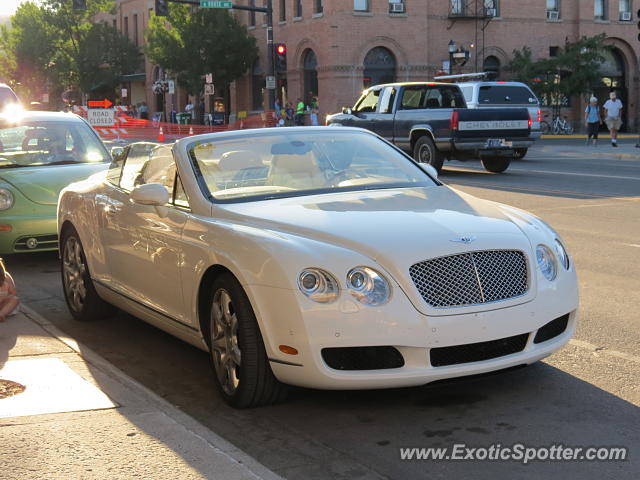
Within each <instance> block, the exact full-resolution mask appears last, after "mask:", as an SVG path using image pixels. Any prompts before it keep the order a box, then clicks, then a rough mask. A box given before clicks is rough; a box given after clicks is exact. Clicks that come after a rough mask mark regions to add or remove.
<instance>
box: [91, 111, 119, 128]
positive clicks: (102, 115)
mask: <svg viewBox="0 0 640 480" xmlns="http://www.w3.org/2000/svg"><path fill="white" fill-rule="evenodd" d="M87 121H88V122H89V123H90V124H91V126H93V127H113V126H114V125H115V123H116V111H115V109H113V108H90V109H89V110H88V111H87Z"/></svg>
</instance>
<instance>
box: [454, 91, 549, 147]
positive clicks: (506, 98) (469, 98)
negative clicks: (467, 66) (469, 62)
mask: <svg viewBox="0 0 640 480" xmlns="http://www.w3.org/2000/svg"><path fill="white" fill-rule="evenodd" d="M458 86H459V87H460V89H461V90H462V94H463V95H464V99H465V101H466V102H467V108H505V107H514V108H522V107H525V108H527V109H528V110H529V116H530V117H531V134H530V138H532V139H534V140H535V139H538V138H540V136H541V135H542V131H541V130H540V120H541V118H540V117H541V111H540V102H539V100H538V98H537V97H536V95H535V94H534V93H533V91H532V90H531V89H530V88H529V87H528V86H527V85H526V84H524V83H520V82H461V83H458ZM515 153H516V158H522V157H524V156H525V155H526V154H527V149H526V148H520V149H516V151H515Z"/></svg>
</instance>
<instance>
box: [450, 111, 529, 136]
mask: <svg viewBox="0 0 640 480" xmlns="http://www.w3.org/2000/svg"><path fill="white" fill-rule="evenodd" d="M455 111H456V112H457V115H458V129H457V131H456V132H454V138H458V139H470V138H479V137H483V138H504V139H508V138H519V137H527V136H529V132H530V128H531V127H530V124H529V122H530V117H529V111H528V110H527V109H526V108H479V109H466V108H460V109H456V110H455Z"/></svg>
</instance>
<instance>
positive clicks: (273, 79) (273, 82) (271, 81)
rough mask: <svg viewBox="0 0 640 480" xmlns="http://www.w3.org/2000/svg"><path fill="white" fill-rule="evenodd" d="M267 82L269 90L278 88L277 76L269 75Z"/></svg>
mask: <svg viewBox="0 0 640 480" xmlns="http://www.w3.org/2000/svg"><path fill="white" fill-rule="evenodd" d="M266 84H267V89H268V90H274V89H275V88H276V77H273V76H268V77H267V81H266Z"/></svg>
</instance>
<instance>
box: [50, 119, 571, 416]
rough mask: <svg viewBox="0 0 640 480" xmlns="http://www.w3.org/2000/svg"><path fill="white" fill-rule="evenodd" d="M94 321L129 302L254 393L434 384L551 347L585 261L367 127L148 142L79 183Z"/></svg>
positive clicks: (65, 264) (252, 398)
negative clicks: (578, 266)
mask: <svg viewBox="0 0 640 480" xmlns="http://www.w3.org/2000/svg"><path fill="white" fill-rule="evenodd" d="M58 226H59V233H60V249H61V259H62V279H63V285H64V293H65V297H66V299H67V303H68V305H69V308H70V310H71V313H72V314H73V316H74V317H76V318H77V319H78V320H89V319H92V318H96V317H98V316H101V315H104V314H105V312H107V311H108V308H106V307H108V304H111V305H115V306H117V307H119V308H121V309H123V310H126V311H128V312H130V313H131V314H133V315H136V316H138V317H140V318H142V319H144V320H145V321H147V322H149V323H151V324H153V325H155V326H157V327H159V328H161V329H163V330H166V331H167V332H169V333H171V334H173V335H175V336H177V337H179V338H181V339H183V340H185V341H187V342H189V343H191V344H193V345H196V346H197V347H199V348H202V349H205V350H207V351H209V352H210V354H211V360H212V365H213V369H214V371H215V376H216V379H217V383H218V385H219V387H220V392H221V394H222V395H223V397H224V398H225V400H226V401H227V402H228V403H230V404H231V405H234V406H236V407H247V406H255V405H263V404H268V403H272V402H275V401H277V400H278V399H280V398H282V396H283V392H284V391H285V390H284V384H290V385H300V386H305V387H314V388H326V389H358V388H359V389H364V388H386V387H399V386H411V385H423V384H426V383H429V382H432V381H434V380H438V379H442V378H447V377H459V376H464V375H471V374H478V373H483V372H489V371H493V370H499V369H504V368H508V367H513V366H519V365H526V364H530V363H533V362H535V361H537V360H540V359H541V358H543V357H546V356H547V355H549V354H551V353H552V352H553V351H555V350H557V349H558V348H560V347H561V346H562V345H564V344H565V343H566V342H567V341H568V340H569V338H570V337H571V335H572V334H573V332H574V330H575V326H576V320H577V307H578V291H577V282H576V274H575V270H574V266H573V263H572V261H571V259H570V257H569V256H568V254H567V252H566V251H565V248H564V247H563V245H562V242H561V240H560V238H559V237H558V235H557V234H556V233H555V232H554V231H553V230H552V229H551V228H550V227H549V226H548V225H546V224H545V223H544V222H543V221H541V220H540V219H538V218H536V217H535V216H533V215H531V214H529V213H526V212H523V211H521V210H518V209H515V208H511V207H508V206H505V205H501V204H497V203H493V202H488V201H484V200H479V199H477V198H474V197H472V196H470V195H466V194H464V193H461V192H458V191H456V190H453V189H452V188H449V187H447V186H446V185H443V184H441V183H440V182H439V181H438V180H437V179H436V175H435V172H434V171H433V169H432V168H431V167H428V166H422V165H418V164H416V163H414V161H413V160H412V159H411V158H409V157H407V156H406V155H405V154H404V153H402V152H401V151H400V150H398V149H397V148H395V147H394V146H393V145H391V144H389V143H387V142H386V141H384V140H383V139H381V138H380V137H378V136H376V135H374V134H372V133H369V132H367V131H364V130H359V129H351V128H341V129H331V128H326V127H319V128H311V127H305V128H274V129H268V130H245V131H238V132H224V133H217V134H210V135H200V136H196V137H189V138H184V139H182V140H179V141H178V142H177V143H176V144H175V145H173V146H172V147H171V146H166V145H158V146H155V147H153V146H152V147H149V145H148V144H146V145H143V146H141V147H140V146H137V145H136V144H133V145H131V146H129V147H127V149H126V150H125V151H124V152H123V154H122V155H121V156H119V157H118V158H117V159H116V160H114V162H113V163H112V165H111V167H110V169H109V170H108V171H107V172H103V173H102V174H96V175H94V176H93V177H90V178H89V179H87V180H85V181H83V182H79V183H75V184H72V185H70V186H69V187H67V188H66V189H65V190H64V191H63V192H62V194H61V196H60V201H59V205H58Z"/></svg>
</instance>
